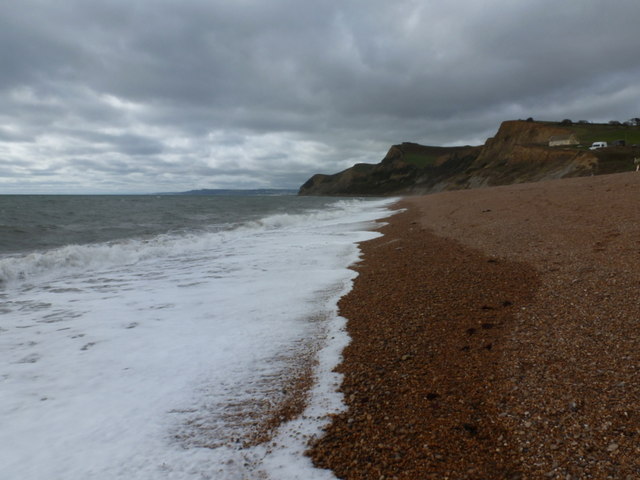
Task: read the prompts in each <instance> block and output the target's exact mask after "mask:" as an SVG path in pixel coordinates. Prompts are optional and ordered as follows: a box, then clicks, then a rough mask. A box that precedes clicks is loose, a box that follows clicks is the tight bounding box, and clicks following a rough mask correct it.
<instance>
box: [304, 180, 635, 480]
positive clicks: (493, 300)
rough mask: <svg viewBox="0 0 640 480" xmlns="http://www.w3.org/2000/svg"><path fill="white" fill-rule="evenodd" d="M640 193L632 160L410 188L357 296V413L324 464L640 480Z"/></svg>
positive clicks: (336, 436)
mask: <svg viewBox="0 0 640 480" xmlns="http://www.w3.org/2000/svg"><path fill="white" fill-rule="evenodd" d="M636 177H638V178H636ZM639 197H640V176H637V175H634V174H617V175H606V176H599V177H589V178H577V179H566V180H561V181H552V182H541V183H536V184H524V185H514V186H509V187H496V188H487V189H477V190H467V191H458V192H446V193H441V194H434V195H429V196H425V197H419V198H417V197H416V198H408V199H405V200H403V201H402V202H401V206H402V207H403V208H406V209H407V211H406V212H404V213H400V214H398V215H396V216H394V217H392V218H390V219H388V220H385V221H386V222H388V225H386V226H384V227H383V228H382V231H383V233H384V236H383V237H381V238H378V239H375V240H372V241H369V242H366V243H364V244H363V246H362V247H363V261H362V262H360V263H358V264H357V265H355V266H354V269H355V270H356V271H357V272H358V273H359V276H358V277H357V279H356V280H355V283H354V288H353V290H352V291H351V292H350V293H349V294H348V295H347V296H345V297H344V298H343V299H342V300H341V301H340V305H339V306H340V312H341V314H342V315H343V316H345V317H346V318H347V319H348V331H349V334H350V335H351V338H352V342H351V344H350V345H349V346H348V347H347V348H346V349H345V351H344V361H343V363H342V364H341V365H340V366H339V367H338V371H339V372H341V373H342V374H343V375H344V380H343V383H342V387H341V390H342V392H343V393H344V395H345V402H346V403H347V406H348V410H347V411H346V412H344V413H343V414H340V415H336V416H335V417H334V418H333V422H332V424H331V425H330V426H329V427H328V428H327V430H326V433H325V435H324V437H322V438H321V439H318V440H316V441H315V443H314V444H313V445H312V446H311V448H310V450H309V455H310V456H311V457H312V459H313V461H314V462H315V464H316V465H317V466H319V467H323V468H330V469H332V470H333V471H334V472H335V474H336V475H337V476H338V478H343V479H367V480H368V479H372V478H374V479H375V478H385V479H391V478H395V479H398V480H401V479H407V480H408V479H416V478H420V479H442V478H449V479H496V480H497V479H537V478H562V479H564V478H593V479H607V478H613V479H618V478H621V479H627V478H640V410H638V405H640V383H639V382H638V378H639V375H640V335H639V329H638V321H639V320H638V319H640V301H639V300H638V295H637V291H638V287H640V208H638V205H637V200H638V198H639ZM489 210H490V211H491V215H486V214H485V215H483V216H482V217H480V218H479V215H478V214H479V212H483V211H485V212H486V211H489ZM398 247H402V248H401V249H398Z"/></svg>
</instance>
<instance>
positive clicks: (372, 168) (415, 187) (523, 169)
mask: <svg viewBox="0 0 640 480" xmlns="http://www.w3.org/2000/svg"><path fill="white" fill-rule="evenodd" d="M596 143H598V145H596V146H597V147H601V148H593V149H592V148H591V147H592V145H594V144H596ZM604 145H606V146H604ZM639 157H640V118H633V119H631V120H629V121H627V122H624V123H621V122H617V121H612V122H609V123H606V124H602V123H591V122H588V121H585V120H580V121H578V122H573V121H571V120H569V119H565V120H562V121H560V122H549V121H535V120H533V119H532V118H529V119H527V120H509V121H505V122H503V123H502V124H501V125H500V128H499V130H498V132H497V133H496V135H495V136H493V137H491V138H489V139H487V141H486V142H485V143H484V145H480V146H462V147H436V146H424V145H419V144H417V143H409V142H404V143H401V144H399V145H393V146H392V147H391V148H390V149H389V151H388V152H387V154H386V156H385V157H384V158H383V159H382V161H381V162H380V163H378V164H369V163H359V164H356V165H354V166H353V167H351V168H348V169H346V170H344V171H342V172H339V173H336V174H333V175H324V174H316V175H314V176H313V177H311V178H310V179H309V180H307V181H306V182H305V183H304V185H302V186H301V187H300V189H299V191H298V194H299V195H336V196H339V195H347V196H349V195H358V196H359V195H371V196H384V195H414V194H425V193H432V192H438V191H443V190H459V189H466V188H475V187H483V186H493V185H507V184H513V183H523V182H534V181H539V180H550V179H556V178H567V177H579V176H588V175H602V174H607V173H618V172H625V171H629V170H634V169H635V168H636V165H634V158H639Z"/></svg>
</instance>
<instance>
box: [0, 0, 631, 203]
mask: <svg viewBox="0 0 640 480" xmlns="http://www.w3.org/2000/svg"><path fill="white" fill-rule="evenodd" d="M639 20H640V3H639V2H638V1H637V0H616V1H610V0H609V1H605V0H566V1H562V2H558V1H557V0H554V1H550V0H518V1H513V0H394V1H389V0H313V1H312V0H173V1H169V0H126V1H123V0H56V1H54V0H20V1H13V0H5V1H3V2H0V45H1V47H0V62H1V63H0V65H1V66H0V194H11V193H45V194H47V193H51V194H58V193H71V194H73V193H152V192H166V191H184V190H191V189H200V188H239V189H243V188H298V187H299V186H300V185H301V184H302V183H304V181H306V180H307V179H308V178H309V177H310V176H311V175H313V174H315V173H335V172H338V171H340V170H343V169H345V168H348V167H350V166H351V165H353V164H355V163H358V162H367V163H378V162H379V161H380V160H381V159H382V158H383V157H384V155H385V154H386V152H387V150H388V149H389V147H390V146H391V145H393V144H398V143H401V142H404V141H411V142H417V143H421V144H425V145H447V146H448V145H467V144H470V145H479V144H482V143H484V141H485V140H486V138H488V137H490V136H492V135H493V134H494V133H495V132H496V131H497V129H498V127H499V125H500V123H501V122H502V121H504V120H511V119H518V118H523V119H524V118H528V117H533V118H535V119H541V120H558V121H560V120H562V119H565V118H569V119H572V120H574V121H577V120H589V121H595V122H607V121H610V120H619V121H625V120H628V119H629V118H632V117H639V116H640V54H639V52H640V33H639V32H640V30H639V23H638V22H639Z"/></svg>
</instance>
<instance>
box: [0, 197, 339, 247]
mask: <svg viewBox="0 0 640 480" xmlns="http://www.w3.org/2000/svg"><path fill="white" fill-rule="evenodd" d="M335 203H336V200H335V199H327V198H321V197H297V196H293V195H273V196H233V195H230V196H219V195H193V196H188V195H157V196H154V195H127V196H115V195H105V196H102V195H100V196H82V195H68V196H67V195H0V254H3V253H11V252H25V251H30V250H41V249H49V248H55V247H60V246H63V245H69V244H87V243H97V242H108V241H114V240H122V239H127V238H148V237H151V236H154V235H160V234H167V233H185V232H215V231H220V230H224V229H229V228H233V227H235V226H238V225H240V224H242V223H246V222H251V221H256V220H259V219H261V218H263V217H267V216H269V215H275V214H287V215H297V214H301V213H303V212H305V211H310V210H313V209H324V208H326V207H328V206H330V205H333V204H335Z"/></svg>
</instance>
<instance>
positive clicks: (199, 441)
mask: <svg viewBox="0 0 640 480" xmlns="http://www.w3.org/2000/svg"><path fill="white" fill-rule="evenodd" d="M388 204H389V202H388V201H380V202H358V201H347V202H342V203H340V204H337V205H335V206H334V208H332V209H328V210H325V211H316V212H310V213H307V214H301V215H286V214H279V215H274V216H271V217H267V218H264V219H262V220H260V221H257V222H253V223H251V224H245V225H238V226H236V227H235V228H233V229H228V230H225V231H221V232H209V233H207V232H200V233H192V234H182V235H162V236H156V237H154V238H147V239H138V240H129V241H121V242H112V243H109V244H96V245H76V246H67V247H63V248H59V249H55V250H50V251H46V252H39V253H31V254H29V255H23V256H12V257H7V258H4V259H2V260H0V275H2V278H3V280H4V282H5V283H4V286H3V287H4V288H3V290H0V392H2V395H0V425H2V428H0V445H1V446H2V448H0V465H2V466H3V467H2V468H3V469H2V478H6V479H9V480H13V479H16V480H18V479H20V480H31V479H33V480H35V479H38V480H39V479H41V478H50V479H54V480H55V479H65V480H75V479H86V478H92V479H98V480H101V479H109V480H112V479H136V480H138V479H140V480H146V479H154V480H156V479H204V478H215V479H221V480H231V479H233V480H235V479H245V478H268V479H298V478H299V479H328V478H333V476H332V475H331V474H330V473H329V472H326V471H322V470H317V469H314V468H312V466H311V463H310V461H309V459H307V458H306V457H304V456H303V455H302V452H303V451H304V449H305V447H306V440H305V438H308V436H312V435H316V434H318V433H319V431H320V428H321V426H322V424H323V422H324V421H326V415H327V414H328V413H330V412H335V411H338V410H339V409H340V408H342V407H341V405H342V404H341V401H340V397H339V396H338V395H337V393H335V388H336V385H337V384H338V383H339V377H338V376H337V374H335V373H333V372H332V368H333V366H334V365H335V364H336V363H337V361H338V358H339V353H340V351H341V349H342V348H343V347H344V345H345V344H346V342H347V341H348V339H347V336H346V334H345V333H344V331H343V324H344V320H343V319H341V318H339V317H338V316H337V312H336V302H337V300H338V298H339V297H340V296H341V295H343V294H344V293H345V292H346V291H348V290H349V288H350V285H351V281H352V279H353V277H354V275H355V273H354V272H353V271H352V270H349V269H348V268H346V267H347V266H348V265H349V264H351V263H353V262H354V261H356V260H357V258H358V249H357V247H356V245H355V242H358V241H362V240H365V239H368V238H372V237H374V236H375V235H376V233H373V232H371V231H368V230H367V229H368V228H370V227H371V224H370V222H372V221H373V220H374V219H376V218H379V217H382V216H385V215H386V214H387V213H386V210H385V209H386V206H387V205H388ZM329 340H330V341H329ZM315 349H319V350H318V352H319V353H318V359H319V366H318V368H317V375H318V381H317V383H316V385H315V387H314V388H313V390H312V395H311V399H310V403H309V406H308V409H307V412H306V413H305V415H304V417H305V418H306V420H302V419H298V420H295V421H293V422H290V423H289V424H287V425H284V426H283V427H282V428H281V430H280V431H279V432H278V433H277V434H276V437H275V440H274V443H272V444H268V445H262V446H258V447H252V448H240V445H241V444H239V443H236V442H234V441H233V439H234V438H235V437H239V436H242V435H243V428H245V426H246V425H245V424H244V423H243V421H242V416H241V415H240V416H238V415H236V414H238V413H239V412H241V411H242V410H243V409H244V410H246V409H247V408H248V409H251V408H253V407H254V406H256V405H261V404H264V403H265V402H266V403H268V402H269V401H273V400H274V399H277V398H278V397H277V392H278V391H279V389H280V390H281V389H282V385H281V383H279V382H281V380H279V379H282V378H285V379H286V378H287V377H286V376H284V377H283V375H284V373H286V372H287V371H288V368H289V367H290V365H291V362H292V361H295V360H296V359H297V358H300V357H301V355H302V354H304V353H305V352H307V351H309V350H311V351H315ZM312 419H316V420H312ZM275 445H277V446H275Z"/></svg>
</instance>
